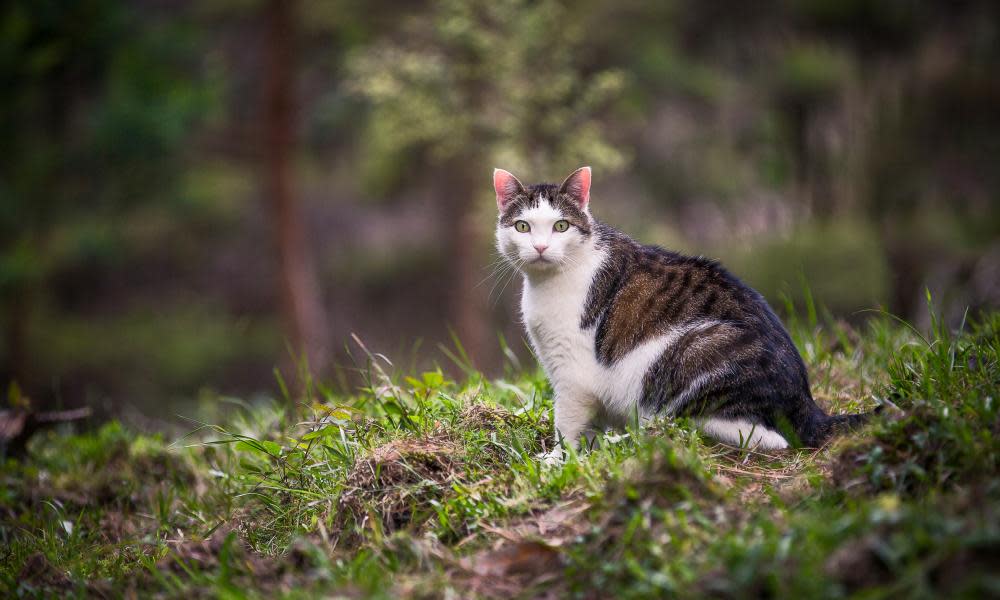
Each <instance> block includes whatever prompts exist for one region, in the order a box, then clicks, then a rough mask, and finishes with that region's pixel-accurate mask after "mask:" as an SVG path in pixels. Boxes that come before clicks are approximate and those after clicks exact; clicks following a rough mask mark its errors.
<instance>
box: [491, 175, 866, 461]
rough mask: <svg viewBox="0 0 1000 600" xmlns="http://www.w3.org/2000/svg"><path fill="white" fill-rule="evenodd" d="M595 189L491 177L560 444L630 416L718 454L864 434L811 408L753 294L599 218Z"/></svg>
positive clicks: (500, 234) (787, 347) (706, 266)
mask: <svg viewBox="0 0 1000 600" xmlns="http://www.w3.org/2000/svg"><path fill="white" fill-rule="evenodd" d="M590 179H591V171H590V168H589V167H583V168H581V169H578V170H577V171H575V172H574V173H573V174H572V175H570V176H569V177H568V178H567V179H566V181H564V182H563V184H562V185H559V186H556V185H550V184H538V185H531V186H524V185H522V184H521V182H520V181H518V180H517V178H516V177H514V176H513V175H512V174H510V173H509V172H507V171H504V170H502V169H496V170H495V171H494V173H493V186H494V188H495V190H496V196H497V207H498V208H499V211H500V216H499V219H498V221H497V230H496V244H497V249H498V250H499V251H500V253H501V255H502V256H504V257H505V258H506V259H507V260H508V261H510V262H511V263H512V264H513V266H514V267H516V268H517V269H519V270H520V271H521V273H522V274H523V275H524V288H523V291H522V294H521V313H522V316H523V319H524V325H525V328H526V329H527V332H528V338H529V339H530V340H531V345H532V346H533V348H534V350H535V354H536V355H537V356H538V359H539V361H540V362H541V364H542V367H543V368H544V370H545V374H546V375H547V376H548V378H549V381H550V382H551V383H552V387H553V389H554V391H555V425H556V430H557V437H561V438H562V440H563V441H564V442H566V443H568V444H572V445H574V446H576V445H577V444H578V443H579V441H580V438H581V436H586V437H587V438H588V439H592V438H593V435H594V434H595V433H596V432H597V431H599V430H602V429H604V428H606V427H621V426H624V425H625V424H626V423H627V421H628V420H629V419H630V418H633V415H635V416H638V418H639V419H640V420H647V419H649V418H651V417H653V416H656V415H667V416H688V417H691V418H692V419H694V420H695V422H696V423H697V424H698V425H699V427H700V428H701V429H702V430H703V431H704V432H705V433H707V434H708V435H710V436H712V437H714V438H716V439H718V440H719V441H722V442H725V443H729V444H735V445H741V446H750V447H757V448H760V449H778V448H786V447H788V446H789V445H793V446H808V447H817V446H819V445H821V444H822V443H823V442H824V441H825V440H826V439H827V438H828V437H829V436H831V435H832V434H833V433H834V432H836V431H837V430H840V429H845V428H850V427H852V426H855V425H858V424H861V423H862V422H864V420H865V419H866V417H867V416H868V415H867V414H857V415H836V416H830V415H827V414H826V413H825V412H823V410H822V409H820V408H819V407H818V406H817V405H816V403H815V402H814V401H813V398H812V395H811V394H810V392H809V380H808V377H807V375H806V368H805V365H804V364H803V362H802V358H801V357H800V356H799V353H798V351H797V350H796V349H795V346H794V345H793V343H792V340H791V338H790V337H789V335H788V332H787V331H785V328H784V327H783V326H782V324H781V322H780V321H779V320H778V317H777V316H775V314H774V312H773V311H772V310H771V308H770V307H769V306H768V304H767V302H766V301H765V300H764V298H763V297H762V296H761V295H760V294H759V293H757V292H756V291H754V290H752V289H750V288H749V287H748V286H746V285H744V284H743V283H741V282H740V281H739V280H738V279H737V278H736V277H734V276H733V275H731V274H730V273H729V272H728V271H726V270H725V269H723V268H722V267H721V266H720V265H719V264H718V263H716V262H715V261H712V260H708V259H706V258H701V257H698V258H692V257H689V256H683V255H681V254H678V253H675V252H671V251H669V250H664V249H662V248H659V247H656V246H644V245H642V244H639V243H638V242H636V241H634V240H632V239H631V238H629V237H628V236H627V235H625V234H624V233H621V232H620V231H617V230H615V229H613V228H611V227H609V226H608V225H605V224H603V223H601V222H599V221H597V220H596V219H594V217H592V216H591V214H590ZM557 452H559V455H561V451H558V450H557ZM550 458H552V456H550Z"/></svg>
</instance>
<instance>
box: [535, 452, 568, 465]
mask: <svg viewBox="0 0 1000 600" xmlns="http://www.w3.org/2000/svg"><path fill="white" fill-rule="evenodd" d="M536 456H537V458H538V460H540V461H541V462H542V464H545V465H549V466H554V465H561V464H562V463H563V461H564V460H565V457H564V456H563V451H562V448H555V449H553V450H550V451H548V452H540V453H538V454H537V455H536Z"/></svg>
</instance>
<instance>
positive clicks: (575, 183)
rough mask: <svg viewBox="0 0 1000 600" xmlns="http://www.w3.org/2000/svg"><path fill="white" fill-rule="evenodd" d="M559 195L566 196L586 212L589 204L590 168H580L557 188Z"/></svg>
mask: <svg viewBox="0 0 1000 600" xmlns="http://www.w3.org/2000/svg"><path fill="white" fill-rule="evenodd" d="M559 193H560V194H567V195H569V196H570V197H571V198H573V199H574V200H576V203H577V204H579V205H580V208H581V209H584V210H586V208H587V204H588V203H589V202H590V167H580V168H579V169H577V170H575V171H573V174H572V175H570V176H569V177H567V178H566V181H564V182H563V184H562V185H561V186H559Z"/></svg>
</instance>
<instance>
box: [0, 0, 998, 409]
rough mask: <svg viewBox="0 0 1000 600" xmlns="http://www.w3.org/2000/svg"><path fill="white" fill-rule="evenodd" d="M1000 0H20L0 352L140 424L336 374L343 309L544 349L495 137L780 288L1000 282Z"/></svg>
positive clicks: (855, 289) (4, 118)
mask: <svg viewBox="0 0 1000 600" xmlns="http://www.w3.org/2000/svg"><path fill="white" fill-rule="evenodd" d="M998 6H1000V5H998V3H996V2H991V1H956V2H938V1H918V0H880V1H872V2H866V1H863V0H800V1H792V0H763V1H759V2H723V1H720V0H701V1H690V2H682V1H679V0H673V1H667V0H664V1H655V2H654V1H650V2H640V1H636V0H616V1H614V2H607V1H593V0H580V1H574V2H568V1H567V2H559V1H554V0H540V1H537V2H528V1H522V0H485V1H484V0H470V1H458V0H436V1H423V2H388V1H385V0H329V1H321V0H299V1H292V0H132V1H114V0H75V1H72V2H68V1H65V0H9V1H8V2H5V3H3V7H2V8H0V77H2V83H0V90H2V92H0V123H2V125H0V157H2V158H0V323H2V325H0V326H2V340H0V344H2V345H0V381H2V382H4V383H5V384H6V387H7V389H8V390H9V392H10V393H9V395H10V396H11V397H12V398H14V397H16V396H18V395H20V396H22V397H24V396H27V397H30V398H31V399H32V400H33V401H34V402H35V403H36V404H37V405H41V406H62V407H70V406H76V405H80V404H87V405H91V406H94V407H97V408H98V409H99V410H102V411H107V412H113V413H115V414H117V415H124V416H125V417H126V418H127V419H132V420H134V421H136V422H138V423H140V424H142V423H147V422H148V423H156V422H158V421H157V420H158V419H161V420H162V419H167V420H169V419H170V418H172V417H171V415H174V414H177V413H180V414H185V412H186V411H190V410H194V408H192V407H193V406H195V405H197V404H198V403H201V404H213V403H219V402H220V401H221V400H223V399H225V398H226V397H230V396H232V397H239V398H245V399H252V398H255V397H258V396H261V395H264V396H266V395H272V394H275V393H276V390H277V385H276V380H275V375H274V369H275V368H281V369H284V370H285V373H286V375H291V376H293V375H292V373H291V371H292V370H293V360H292V359H291V358H290V356H291V355H292V354H295V355H298V356H301V355H302V354H305V355H307V356H308V358H309V361H310V365H311V367H312V368H313V369H314V370H316V371H317V372H319V373H321V375H322V378H323V380H324V381H327V382H329V383H328V385H330V386H331V387H333V388H335V389H338V388H339V389H347V390H350V389H351V387H352V386H354V385H356V381H355V379H354V377H355V376H354V372H353V371H352V367H353V366H354V364H355V363H354V360H353V359H352V358H351V356H350V355H349V354H348V351H347V349H348V348H351V347H352V345H353V344H354V342H352V341H351V340H350V337H349V336H350V334H351V333H356V334H357V335H358V337H359V338H360V339H362V340H364V342H365V344H366V345H367V346H368V347H369V348H370V349H371V350H372V351H379V352H383V353H385V354H386V355H388V356H389V357H391V358H392V359H393V360H394V363H395V364H396V365H397V367H400V368H411V366H412V367H413V368H425V367H428V366H432V365H434V364H440V365H442V366H443V367H444V368H446V369H451V370H455V369H458V367H457V366H455V364H454V363H453V362H452V361H451V360H450V359H449V358H447V353H446V352H444V351H443V350H442V349H441V348H442V347H444V348H445V349H450V350H451V351H452V352H454V351H456V349H455V343H454V341H453V339H452V337H451V334H450V332H454V334H455V336H456V337H457V338H458V339H459V340H461V342H462V345H463V346H464V349H465V351H466V352H467V354H468V355H469V356H470V357H471V360H472V361H473V362H474V364H475V365H476V366H477V367H478V368H481V369H483V370H484V371H486V372H487V373H488V374H492V375H496V374H499V373H501V372H502V369H503V368H504V363H505V361H507V362H511V361H512V360H519V361H520V362H521V364H522V366H523V365H530V363H529V362H528V361H530V355H529V354H528V353H527V352H526V350H525V347H524V343H523V339H522V335H521V333H520V330H519V327H518V324H517V320H516V297H517V291H518V287H519V282H517V281H513V282H511V283H509V284H507V282H506V281H505V280H504V279H501V278H499V277H498V276H496V275H494V276H493V277H492V278H491V277H490V274H491V264H492V263H493V261H494V259H495V256H494V254H493V251H492V230H493V226H494V219H495V204H494V199H493V192H492V188H491V172H492V168H493V167H494V166H502V167H504V168H506V169H508V170H511V171H513V172H514V173H516V174H517V175H518V176H519V177H520V178H521V179H522V180H523V181H525V182H536V181H540V180H548V181H554V182H558V181H560V180H561V179H562V178H563V177H564V176H565V175H567V174H568V173H569V172H570V171H571V170H572V169H574V168H576V167H578V166H581V165H584V164H589V165H592V166H593V167H594V188H593V203H592V207H593V211H594V213H595V214H596V215H597V216H598V217H599V218H602V219H603V220H605V221H607V222H609V223H611V224H612V225H614V226H617V227H619V228H621V229H623V230H625V231H626V232H628V233H630V234H632V235H634V236H635V237H638V238H639V239H642V240H644V241H646V242H650V243H658V244H661V245H664V246H667V247H671V248H675V249H678V250H682V251H686V252H692V253H698V254H705V255H709V256H714V257H717V258H720V259H722V260H723V261H724V262H725V263H726V264H727V265H729V266H730V268H731V269H732V270H733V271H735V272H736V273H737V274H738V275H740V276H741V277H743V278H744V279H745V280H746V281H748V282H749V283H751V284H752V285H754V286H756V287H758V288H759V289H760V290H761V291H762V292H763V293H764V294H765V295H766V296H767V297H768V298H769V299H770V300H771V301H772V303H774V304H776V305H777V306H778V307H779V310H785V309H786V306H791V309H792V310H802V309H803V308H804V307H805V305H806V303H805V302H804V300H805V298H806V296H807V295H809V294H811V295H812V296H813V297H814V298H815V301H816V303H817V304H818V306H820V307H821V310H822V311H825V313H826V314H828V315H829V316H830V318H834V319H842V320H845V321H847V322H850V323H860V322H862V321H863V320H864V319H866V318H869V316H870V315H871V314H872V313H871V312H864V311H866V310H868V309H885V310H888V311H891V312H893V313H895V314H897V315H899V316H901V317H903V318H906V319H909V320H912V321H913V322H914V323H916V324H918V325H920V324H922V323H926V322H927V319H928V313H927V303H926V293H925V290H928V289H929V290H930V292H931V294H932V296H933V298H934V302H935V305H936V306H937V308H938V309H940V310H941V311H942V313H943V314H944V316H945V318H946V319H948V320H949V321H950V322H951V323H952V324H953V325H958V324H959V323H960V322H961V320H962V318H963V315H964V312H965V310H966V307H970V309H971V312H972V313H975V312H976V311H977V310H982V309H983V308H988V307H996V306H998V305H1000V14H998V13H1000V10H998ZM505 284H507V285H505ZM500 335H503V337H504V339H505V340H506V342H507V346H508V347H509V349H510V350H509V352H506V353H505V352H504V351H502V349H501V344H500V342H499V341H498V339H499V336H500ZM355 350H356V346H355ZM15 382H16V385H14V383H15ZM18 390H20V391H19V392H18Z"/></svg>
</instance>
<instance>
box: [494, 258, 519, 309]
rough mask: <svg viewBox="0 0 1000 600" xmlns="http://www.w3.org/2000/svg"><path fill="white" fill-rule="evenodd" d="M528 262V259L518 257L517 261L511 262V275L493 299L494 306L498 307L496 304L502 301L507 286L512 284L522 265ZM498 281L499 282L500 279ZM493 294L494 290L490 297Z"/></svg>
mask: <svg viewBox="0 0 1000 600" xmlns="http://www.w3.org/2000/svg"><path fill="white" fill-rule="evenodd" d="M526 262H527V261H526V260H525V259H523V258H518V259H517V260H516V261H514V262H512V263H511V267H512V268H511V270H510V275H508V276H507V280H506V281H505V282H504V284H503V286H501V287H500V291H499V292H498V293H497V295H496V298H495V299H494V300H493V305H492V306H494V307H496V305H497V304H499V303H500V298H503V292H504V290H505V289H507V286H508V285H510V282H511V281H512V280H513V279H514V277H516V276H517V274H518V273H519V272H520V270H521V267H522V266H524V264H525V263H526ZM497 283H499V281H498V282H497ZM493 289H496V285H495V284H494V286H493ZM492 296H493V290H490V297H491V298H492Z"/></svg>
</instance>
